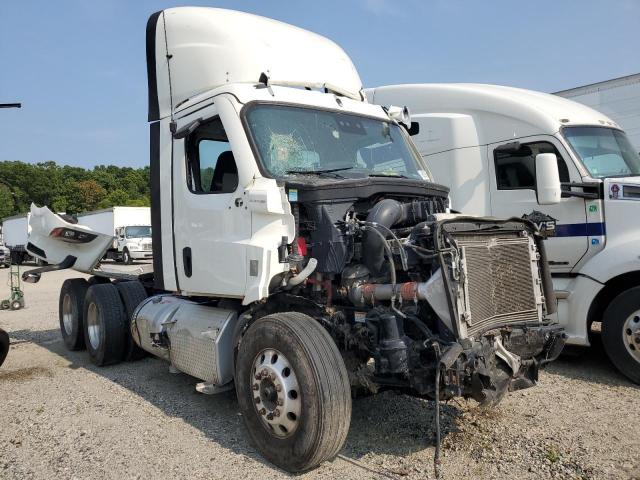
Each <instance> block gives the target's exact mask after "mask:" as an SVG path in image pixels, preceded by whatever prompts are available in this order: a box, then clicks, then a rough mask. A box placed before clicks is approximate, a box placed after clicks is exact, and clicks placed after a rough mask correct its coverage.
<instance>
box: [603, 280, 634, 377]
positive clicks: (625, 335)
mask: <svg viewBox="0 0 640 480" xmlns="http://www.w3.org/2000/svg"><path fill="white" fill-rule="evenodd" d="M602 344H603V345H604V350H605V352H607V355H608V356H609V359H610V360H611V362H612V363H613V364H614V365H615V366H616V368H617V369H618V370H620V372H621V373H622V374H623V375H624V376H626V377H627V378H628V379H629V380H631V381H632V382H634V383H637V384H640V287H634V288H630V289H629V290H627V291H625V292H622V293H621V294H620V295H618V296H617V297H616V298H614V299H613V300H612V302H611V303H610V304H609V306H608V307H607V309H606V310H605V312H604V317H603V320H602Z"/></svg>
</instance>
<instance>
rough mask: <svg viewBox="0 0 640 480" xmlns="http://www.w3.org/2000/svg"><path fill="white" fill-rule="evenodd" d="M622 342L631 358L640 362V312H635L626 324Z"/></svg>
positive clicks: (623, 329) (623, 328)
mask: <svg viewBox="0 0 640 480" xmlns="http://www.w3.org/2000/svg"><path fill="white" fill-rule="evenodd" d="M622 341H623V342H624V346H625V347H626V349H627V351H628V352H629V353H630V354H631V356H632V357H633V358H634V359H635V360H636V361H637V362H640V310H638V311H636V312H633V313H632V314H631V315H629V317H628V318H627V320H626V321H625V322H624V326H623V327H622Z"/></svg>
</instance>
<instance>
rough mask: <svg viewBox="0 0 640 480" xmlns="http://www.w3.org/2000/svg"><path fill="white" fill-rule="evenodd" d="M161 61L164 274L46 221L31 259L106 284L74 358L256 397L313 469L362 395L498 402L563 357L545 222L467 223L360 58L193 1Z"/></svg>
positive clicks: (158, 34)
mask: <svg viewBox="0 0 640 480" xmlns="http://www.w3.org/2000/svg"><path fill="white" fill-rule="evenodd" d="M147 68H148V80H149V82H148V85H149V122H150V168H151V201H152V206H151V217H152V218H151V220H152V222H151V223H152V226H153V230H152V235H153V271H152V272H146V273H142V274H137V275H133V274H128V273H116V272H114V271H109V270H108V269H107V267H105V266H103V265H101V264H100V259H101V258H102V257H103V255H104V253H105V252H106V250H107V249H108V248H109V247H110V245H111V241H112V238H111V236H110V235H105V234H103V233H100V232H97V231H95V230H91V229H89V228H87V227H85V226H83V225H82V224H77V225H73V224H69V223H67V222H65V221H64V220H63V219H62V218H60V217H59V216H57V215H55V214H53V213H52V212H50V211H49V210H48V209H47V208H46V207H42V208H38V207H36V206H32V210H31V235H30V246H29V251H30V252H31V253H33V254H34V255H36V256H39V257H42V258H46V259H47V261H49V262H50V263H51V265H49V266H47V267H43V268H41V269H38V270H32V271H30V272H26V274H25V278H26V279H27V280H29V281H37V280H38V279H39V276H40V275H41V274H42V273H44V272H46V271H50V270H58V269H62V268H73V269H76V270H78V271H81V272H84V273H89V274H91V275H92V277H91V278H90V280H89V281H87V280H85V279H83V278H76V279H69V280H66V281H65V282H64V284H63V285H62V289H61V292H60V308H59V312H60V328H61V333H62V337H63V339H64V341H65V343H66V345H67V347H68V348H70V349H72V350H79V349H83V348H86V349H87V350H88V353H89V356H90V358H91V359H92V361H93V362H94V363H95V364H97V365H108V364H113V363H117V362H120V361H122V360H124V359H132V358H137V357H139V356H141V355H142V354H143V353H147V354H152V355H154V356H157V357H160V358H162V359H165V360H166V361H167V362H168V363H169V364H170V367H171V369H172V370H173V371H181V372H184V373H186V374H189V375H191V376H193V377H195V378H197V379H199V380H200V383H198V384H197V385H196V388H197V390H198V391H200V392H203V393H216V392H219V391H222V390H225V389H228V388H235V392H236V394H237V398H238V403H239V406H240V411H241V413H242V418H243V420H244V423H245V425H246V428H247V431H248V433H249V436H250V437H251V439H252V441H253V442H254V443H255V445H256V446H257V448H258V449H259V450H260V452H262V454H263V455H264V457H265V458H267V459H268V460H269V461H271V462H273V463H274V464H275V465H277V466H278V467H280V468H283V469H285V470H287V471H291V472H299V471H305V470H308V469H310V468H313V467H315V466H317V465H318V464H320V463H321V462H323V461H324V460H327V459H330V458H332V457H334V456H335V455H336V454H337V453H338V452H339V451H340V449H341V448H342V445H343V443H344V441H345V438H346V435H347V432H348V430H349V424H350V416H351V397H352V394H356V393H358V392H362V393H375V392H378V391H380V390H384V389H397V390H401V391H404V392H407V393H409V394H412V395H416V396H420V397H430V398H434V399H436V406H438V405H439V401H440V400H445V399H450V398H453V397H456V396H462V397H465V398H474V399H476V400H477V401H479V402H481V403H483V404H488V405H492V404H496V403H497V402H499V401H500V399H501V398H502V397H503V396H504V395H505V393H506V392H507V391H509V390H517V389H521V388H526V387H531V386H533V385H534V384H535V383H536V381H537V378H538V371H539V369H540V368H541V367H542V366H544V365H545V364H546V363H548V362H550V361H552V360H553V359H555V358H556V357H557V355H558V354H559V353H560V351H561V349H562V347H563V345H564V336H563V332H562V329H561V328H559V327H558V326H557V325H556V324H554V322H553V321H552V320H551V319H550V316H549V315H550V314H552V313H553V312H554V311H555V304H556V302H555V297H554V294H553V289H552V284H551V279H550V275H549V270H548V267H547V263H546V261H545V257H546V253H545V246H544V243H543V241H542V238H541V236H540V235H539V233H538V229H537V227H536V226H535V225H534V224H533V223H532V222H531V221H529V220H526V219H521V218H508V219H504V220H499V219H495V218H484V217H472V216H465V215H456V214H451V213H450V212H449V211H448V195H449V192H448V189H447V188H446V187H444V186H442V185H439V184H436V183H434V181H433V179H432V177H431V175H430V173H429V171H428V169H427V167H426V165H425V163H424V161H423V160H422V158H421V157H420V155H419V154H418V152H417V150H416V148H415V146H414V145H413V143H412V142H411V140H410V138H409V136H408V134H407V132H406V130H405V127H406V126H407V125H408V124H409V119H408V118H407V112H406V110H405V109H403V108H396V107H393V108H386V109H385V108H382V107H380V106H376V105H372V104H369V103H368V102H367V101H366V99H365V96H364V92H363V90H362V83H361V81H360V78H359V76H358V73H357V71H356V69H355V67H354V65H353V63H352V62H351V60H350V58H349V57H348V56H347V55H346V53H345V52H344V51H343V50H342V49H341V48H340V47H339V46H338V45H336V44H335V43H333V42H331V41H330V40H328V39H326V38H324V37H321V36H319V35H316V34H313V33H311V32H308V31H305V30H302V29H299V28H296V27H293V26H291V25H287V24H284V23H281V22H277V21H275V20H271V19H267V18H263V17H258V16H254V15H250V14H246V13H241V12H234V11H229V10H221V9H213V8H195V7H181V8H172V9H167V10H163V11H161V12H158V13H156V14H154V15H152V16H151V18H150V19H149V22H148V24H147ZM543 160H544V159H543ZM548 160H549V159H548V158H547V160H546V161H543V162H541V165H542V166H541V172H543V171H548V170H549V169H551V171H552V170H553V167H554V166H555V164H553V163H550V162H549V161H548ZM549 188H550V191H549V193H550V194H553V185H551V186H550V187H549ZM555 190H556V192H555V194H556V195H558V196H559V195H560V186H559V184H558V185H556V186H555Z"/></svg>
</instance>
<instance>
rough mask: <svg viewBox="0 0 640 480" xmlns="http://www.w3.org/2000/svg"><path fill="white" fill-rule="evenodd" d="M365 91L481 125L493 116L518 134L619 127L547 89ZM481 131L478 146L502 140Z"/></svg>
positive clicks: (383, 101) (460, 86) (451, 86)
mask: <svg viewBox="0 0 640 480" xmlns="http://www.w3.org/2000/svg"><path fill="white" fill-rule="evenodd" d="M365 93H366V95H367V98H368V100H369V101H370V102H371V103H376V104H379V105H387V104H389V103H393V104H406V105H410V107H411V111H412V113H413V114H415V115H420V114H441V113H457V114H467V115H471V116H473V117H474V118H482V117H486V119H487V121H480V122H478V123H479V124H480V125H485V124H489V123H490V122H491V121H492V119H493V120H495V119H496V118H497V117H503V118H511V119H513V122H512V124H513V125H516V126H517V125H521V126H522V127H521V128H522V130H523V131H522V135H523V136H524V135H530V134H541V133H542V134H548V135H553V134H555V133H557V132H558V131H559V130H560V128H561V127H563V126H571V125H593V126H603V127H612V128H620V127H619V126H618V125H617V124H616V123H615V122H614V121H613V120H611V119H610V118H608V117H607V116H606V115H604V114H602V113H600V112H598V111H596V110H593V109H592V108H589V107H587V106H585V105H582V104H579V103H577V102H573V101H570V100H567V99H565V98H561V97H558V96H555V95H551V94H547V93H542V92H536V91H533V90H525V89H521V88H513V87H505V86H500V85H486V84H474V83H432V84H407V85H389V86H382V87H376V88H368V89H365ZM527 126H529V127H530V128H527ZM514 128H515V127H514ZM529 130H530V131H529ZM482 133H485V134H486V135H487V137H486V138H482V139H480V143H481V144H488V143H493V142H496V141H502V140H503V139H504V138H502V137H503V136H504V135H502V136H500V138H498V137H495V138H493V136H492V135H491V131H488V132H482ZM518 134H520V132H518ZM518 136H519V135H518Z"/></svg>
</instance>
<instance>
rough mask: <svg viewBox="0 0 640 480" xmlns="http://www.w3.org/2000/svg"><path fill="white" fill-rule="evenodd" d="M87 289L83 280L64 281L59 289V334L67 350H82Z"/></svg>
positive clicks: (86, 284)
mask: <svg viewBox="0 0 640 480" xmlns="http://www.w3.org/2000/svg"><path fill="white" fill-rule="evenodd" d="M88 288H89V284H88V283H87V281H86V280H85V279H84V278H72V279H69V280H65V281H64V283H63V284H62V287H61V288H60V301H59V303H58V307H59V308H58V317H59V319H60V332H61V333H62V339H63V340H64V344H65V345H66V346H67V348H68V349H69V350H84V298H85V296H86V294H87V289H88Z"/></svg>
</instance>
